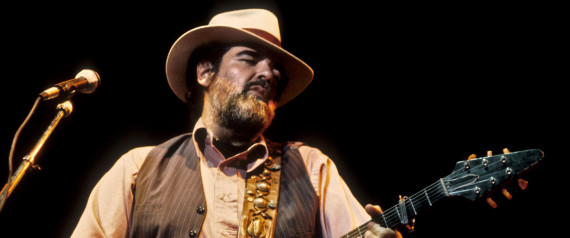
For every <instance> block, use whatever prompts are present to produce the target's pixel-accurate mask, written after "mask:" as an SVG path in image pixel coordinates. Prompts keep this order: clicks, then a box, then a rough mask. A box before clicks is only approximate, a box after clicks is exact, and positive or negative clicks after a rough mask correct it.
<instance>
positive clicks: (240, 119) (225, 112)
mask: <svg viewBox="0 0 570 238" xmlns="http://www.w3.org/2000/svg"><path fill="white" fill-rule="evenodd" d="M214 75H215V74H214ZM213 77H215V78H214V79H213V81H212V85H210V88H209V89H208V94H209V96H208V97H207V103H205V104H204V106H205V107H204V110H205V111H207V113H206V115H207V116H205V117H204V123H205V124H206V126H207V127H208V128H209V129H210V130H212V132H213V134H214V136H215V137H216V139H218V140H221V141H224V142H227V143H231V144H245V143H250V142H252V141H254V140H255V139H257V138H258V137H259V136H260V135H261V133H263V132H264V131H265V130H266V129H267V128H268V127H269V125H271V122H272V121H273V118H274V116H275V108H276V106H275V103H274V102H273V100H270V101H269V103H266V102H264V101H263V100H261V99H260V98H258V97H257V96H255V95H250V94H247V93H246V92H243V91H240V90H239V88H238V87H237V86H236V85H234V84H233V83H231V82H230V81H229V80H227V79H225V78H223V77H217V76H213Z"/></svg>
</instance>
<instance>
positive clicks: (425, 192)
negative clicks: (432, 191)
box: [424, 188, 432, 207]
mask: <svg viewBox="0 0 570 238" xmlns="http://www.w3.org/2000/svg"><path fill="white" fill-rule="evenodd" d="M424 194H425V195H426V198H427V201H428V203H429V206H430V207H431V206H432V204H431V201H430V200H429V196H428V193H427V191H426V189H425V188H424Z"/></svg>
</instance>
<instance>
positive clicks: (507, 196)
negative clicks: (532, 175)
mask: <svg viewBox="0 0 570 238" xmlns="http://www.w3.org/2000/svg"><path fill="white" fill-rule="evenodd" d="M501 192H502V193H503V195H504V196H505V197H506V198H507V199H509V200H511V199H513V195H511V193H509V191H508V190H506V189H504V188H503V189H502V190H501Z"/></svg>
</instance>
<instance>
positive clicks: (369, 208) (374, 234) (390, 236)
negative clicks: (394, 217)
mask: <svg viewBox="0 0 570 238" xmlns="http://www.w3.org/2000/svg"><path fill="white" fill-rule="evenodd" d="M364 209H365V210H366V212H368V215H370V216H371V217H376V216H379V215H380V214H382V209H380V207H379V206H373V205H370V204H368V205H366V207H364ZM364 237H366V238H402V235H401V234H400V232H395V231H394V230H392V229H390V228H384V227H381V226H380V225H378V223H374V222H370V223H368V231H366V233H364Z"/></svg>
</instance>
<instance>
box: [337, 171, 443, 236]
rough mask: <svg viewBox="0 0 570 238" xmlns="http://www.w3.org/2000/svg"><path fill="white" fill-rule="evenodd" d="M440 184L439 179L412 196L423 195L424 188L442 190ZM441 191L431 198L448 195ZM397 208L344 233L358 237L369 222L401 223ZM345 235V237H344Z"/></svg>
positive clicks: (420, 204)
mask: <svg viewBox="0 0 570 238" xmlns="http://www.w3.org/2000/svg"><path fill="white" fill-rule="evenodd" d="M440 185H441V184H440V182H439V181H438V182H436V183H433V184H431V185H429V186H428V187H426V188H425V189H422V190H421V191H420V192H417V193H415V194H414V195H412V196H410V197H417V196H422V195H423V191H424V190H426V192H427V191H429V192H430V193H431V192H433V191H434V190H436V189H439V190H441V189H442V188H440ZM441 192H442V191H441ZM441 192H438V193H436V196H432V197H431V199H432V200H434V201H435V200H439V199H441V198H443V197H446V196H445V195H444V194H441ZM438 194H440V195H438ZM432 195H433V194H432ZM415 204H416V206H422V205H425V204H426V202H422V200H419V201H417V202H416V203H415ZM396 209H397V205H396V206H393V207H390V208H388V209H386V210H385V211H384V212H383V214H384V215H380V216H377V217H375V218H373V219H371V220H369V221H368V222H366V223H364V224H362V225H360V226H358V227H357V228H355V229H353V230H351V231H350V232H349V233H347V234H346V235H344V236H348V235H350V237H357V236H360V233H361V232H366V231H367V230H368V223H370V222H375V223H378V224H381V223H387V224H385V226H386V227H389V226H391V224H394V223H396V224H399V223H400V217H399V215H398V214H397V212H396ZM344 236H343V237H344Z"/></svg>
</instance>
